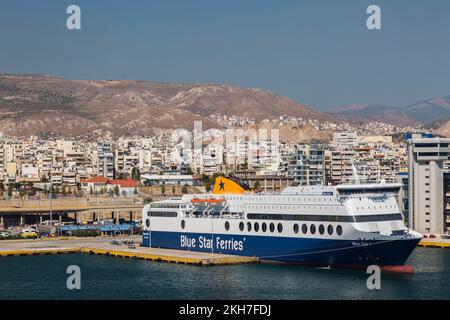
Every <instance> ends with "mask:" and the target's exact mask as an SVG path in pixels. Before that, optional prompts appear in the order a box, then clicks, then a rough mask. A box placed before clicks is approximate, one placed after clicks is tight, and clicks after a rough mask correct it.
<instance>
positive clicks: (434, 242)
mask: <svg viewBox="0 0 450 320" xmlns="http://www.w3.org/2000/svg"><path fill="white" fill-rule="evenodd" d="M419 246H420V247H431V248H450V239H441V238H423V239H422V240H420V242H419Z"/></svg>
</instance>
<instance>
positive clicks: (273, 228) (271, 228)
mask: <svg viewBox="0 0 450 320" xmlns="http://www.w3.org/2000/svg"><path fill="white" fill-rule="evenodd" d="M269 229H270V232H274V231H275V225H274V224H273V223H271V224H270V226H269Z"/></svg>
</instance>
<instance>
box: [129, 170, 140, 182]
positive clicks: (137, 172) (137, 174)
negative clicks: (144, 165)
mask: <svg viewBox="0 0 450 320" xmlns="http://www.w3.org/2000/svg"><path fill="white" fill-rule="evenodd" d="M131 179H133V180H136V181H137V180H140V179H141V171H140V170H139V168H138V167H133V169H131Z"/></svg>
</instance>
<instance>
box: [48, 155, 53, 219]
mask: <svg viewBox="0 0 450 320" xmlns="http://www.w3.org/2000/svg"><path fill="white" fill-rule="evenodd" d="M52 169H53V155H52V158H51V162H50V173H49V176H50V223H52V222H53V193H52V190H53V184H52Z"/></svg>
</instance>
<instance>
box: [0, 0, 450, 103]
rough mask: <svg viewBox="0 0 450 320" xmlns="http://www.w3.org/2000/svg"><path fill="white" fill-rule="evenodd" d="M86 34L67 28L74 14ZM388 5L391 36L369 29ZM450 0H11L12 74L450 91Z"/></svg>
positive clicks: (1, 11)
mask: <svg viewBox="0 0 450 320" xmlns="http://www.w3.org/2000/svg"><path fill="white" fill-rule="evenodd" d="M70 4H77V5H79V6H80V7H81V10H82V30H77V31H69V30H67V28H66V18H67V16H68V15H67V14H66V8H67V6H68V5H70ZM370 4H377V5H379V6H380V7H381V12H382V30H376V31H370V30H368V29H367V27H366V19H367V17H368V15H367V14H366V9H367V7H368V5H370ZM449 13H450V1H448V0H442V1H438V0H431V1H406V0H405V1H403V0H395V1H364V0H354V1H353V0H348V1H344V0H342V1H336V0H330V1H321V0H316V1H313V0H311V1H301V0H293V1H286V0H272V1H266V0H239V1H237V0H222V1H219V0H180V1H175V0H173V1H171V0H148V1H144V0H134V1H116V0H72V1H63V0H38V1H31V0H1V2H0V72H7V73H45V74H51V75H56V76H61V77H65V78H71V79H122V78H123V77H124V76H125V77H126V78H127V79H143V80H154V81H162V82H216V83H229V84H235V85H240V86H244V87H258V88H263V89H269V90H271V91H274V92H277V93H279V94H281V95H285V96H288V97H290V98H293V99H295V100H297V101H298V102H300V103H303V104H306V105H309V106H312V107H315V108H322V109H323V108H327V107H332V106H337V105H344V104H353V103H364V104H388V105H406V104H409V103H412V102H415V101H417V100H420V99H424V98H430V97H436V96H444V95H449V94H450V19H449Z"/></svg>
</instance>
